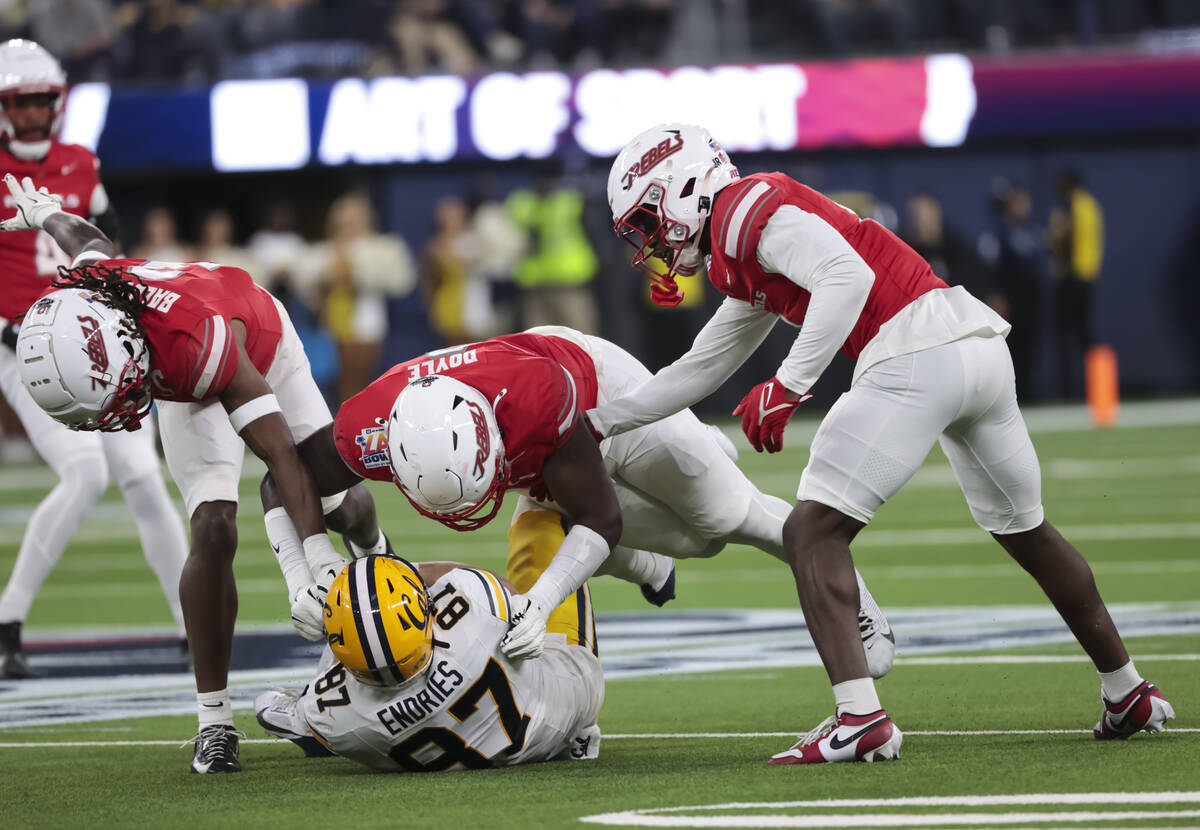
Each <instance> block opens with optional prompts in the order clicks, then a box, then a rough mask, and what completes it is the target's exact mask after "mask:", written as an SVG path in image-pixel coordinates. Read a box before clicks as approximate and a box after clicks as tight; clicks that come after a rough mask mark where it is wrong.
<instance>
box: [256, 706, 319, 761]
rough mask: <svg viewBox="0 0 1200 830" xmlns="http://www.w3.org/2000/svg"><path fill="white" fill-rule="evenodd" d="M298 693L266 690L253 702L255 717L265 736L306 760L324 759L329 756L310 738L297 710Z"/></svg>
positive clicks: (310, 735) (314, 739) (301, 716)
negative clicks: (287, 745)
mask: <svg viewBox="0 0 1200 830" xmlns="http://www.w3.org/2000/svg"><path fill="white" fill-rule="evenodd" d="M299 703H300V693H299V692H295V691H292V690H291V689H268V690H267V691H265V692H263V693H262V694H261V695H259V696H258V697H256V698H255V699H254V716H255V717H256V718H258V725H259V726H261V727H262V728H263V729H264V730H266V733H267V734H268V735H274V736H275V737H276V738H284V739H285V740H289V741H291V742H292V743H294V744H295V745H296V746H298V747H300V749H302V750H304V755H305V757H308V758H326V757H328V756H330V755H333V754H334V753H332V752H330V751H329V750H328V749H327V748H326V747H325V745H324V744H323V743H321V742H320V741H318V740H317V739H316V738H314V737H313V736H312V734H311V733H310V732H309V730H308V724H307V723H306V722H305V720H304V716H303V715H301V714H300V712H299V710H298V706H299Z"/></svg>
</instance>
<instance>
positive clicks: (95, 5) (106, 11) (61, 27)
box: [29, 0, 117, 82]
mask: <svg viewBox="0 0 1200 830" xmlns="http://www.w3.org/2000/svg"><path fill="white" fill-rule="evenodd" d="M29 30H30V33H31V34H32V35H33V39H34V40H36V41H37V42H38V43H41V44H42V45H43V46H45V47H46V48H47V49H49V50H50V51H51V52H52V53H54V54H55V55H56V56H58V58H59V59H60V60H61V61H62V64H63V68H64V69H65V70H66V72H67V76H68V77H70V78H71V79H73V80H74V81H76V82H79V81H87V80H93V79H95V78H104V77H107V76H108V74H109V72H110V69H111V66H110V64H111V62H112V58H113V56H112V49H113V41H114V40H115V38H116V35H117V27H116V24H115V22H114V16H113V6H112V3H111V2H109V0H38V2H36V3H31V4H30V5H29Z"/></svg>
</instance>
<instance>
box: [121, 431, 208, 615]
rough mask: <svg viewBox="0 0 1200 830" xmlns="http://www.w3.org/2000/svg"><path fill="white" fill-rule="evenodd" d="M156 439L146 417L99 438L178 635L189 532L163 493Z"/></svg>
mask: <svg viewBox="0 0 1200 830" xmlns="http://www.w3.org/2000/svg"><path fill="white" fill-rule="evenodd" d="M154 438H155V428H154V422H153V420H151V419H149V418H147V419H146V420H144V421H142V428H141V429H139V430H135V431H133V432H111V433H105V434H103V435H101V436H100V441H101V444H102V446H103V447H104V455H105V458H107V460H108V467H109V469H110V470H111V471H112V475H113V478H114V479H115V480H116V482H117V485H118V486H119V487H120V488H121V492H122V493H123V494H124V496H125V502H126V503H127V504H128V505H129V508H130V510H132V511H133V519H134V522H135V523H136V524H137V529H138V538H139V539H141V541H142V553H143V554H144V555H145V557H146V562H148V563H149V565H150V568H151V570H153V571H154V575H155V576H157V577H158V582H159V584H160V585H161V586H162V590H163V595H164V596H166V598H167V604H168V605H169V606H170V609H171V616H172V617H173V618H174V620H175V624H176V626H177V627H178V629H179V635H180V636H181V637H182V636H184V630H183V608H182V607H181V606H180V603H179V577H180V575H181V574H182V573H183V563H184V561H185V560H186V559H187V551H188V545H187V536H186V535H185V534H184V531H183V522H182V521H181V520H180V518H179V512H178V511H177V510H176V508H175V503H174V502H173V501H172V500H171V496H170V494H168V493H167V486H166V484H165V482H164V481H163V477H162V470H161V469H160V468H159V466H158V451H157V450H156V449H155V442H154Z"/></svg>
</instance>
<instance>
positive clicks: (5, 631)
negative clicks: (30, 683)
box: [0, 622, 37, 680]
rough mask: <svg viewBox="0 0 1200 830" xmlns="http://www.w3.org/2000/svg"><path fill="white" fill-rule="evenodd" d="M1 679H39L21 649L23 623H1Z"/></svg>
mask: <svg viewBox="0 0 1200 830" xmlns="http://www.w3.org/2000/svg"><path fill="white" fill-rule="evenodd" d="M0 677H3V678H5V679H7V680H28V679H29V678H31V677H37V675H36V674H34V673H33V671H32V670H31V669H30V668H29V661H28V660H26V659H25V650H24V649H23V648H21V623H20V622H8V623H0Z"/></svg>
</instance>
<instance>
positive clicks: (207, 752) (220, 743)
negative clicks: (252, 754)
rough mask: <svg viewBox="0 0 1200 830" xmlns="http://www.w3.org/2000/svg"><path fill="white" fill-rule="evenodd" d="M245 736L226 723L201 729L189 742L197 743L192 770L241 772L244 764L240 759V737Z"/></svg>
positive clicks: (211, 772) (201, 771) (208, 772)
mask: <svg viewBox="0 0 1200 830" xmlns="http://www.w3.org/2000/svg"><path fill="white" fill-rule="evenodd" d="M244 737H245V735H243V734H242V733H241V732H238V731H237V730H236V729H234V728H233V727H232V726H230V725H229V724H225V723H217V724H213V725H212V726H206V727H204V728H203V729H201V730H200V734H199V735H197V736H196V737H194V738H192V740H190V741H188V742H187V743H194V744H195V745H196V754H195V756H193V757H192V772H199V773H207V774H213V773H218V772H241V771H242V764H241V762H240V761H238V742H239V741H238V739H239V738H244ZM184 745H185V746H186V745H187V744H184Z"/></svg>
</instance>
